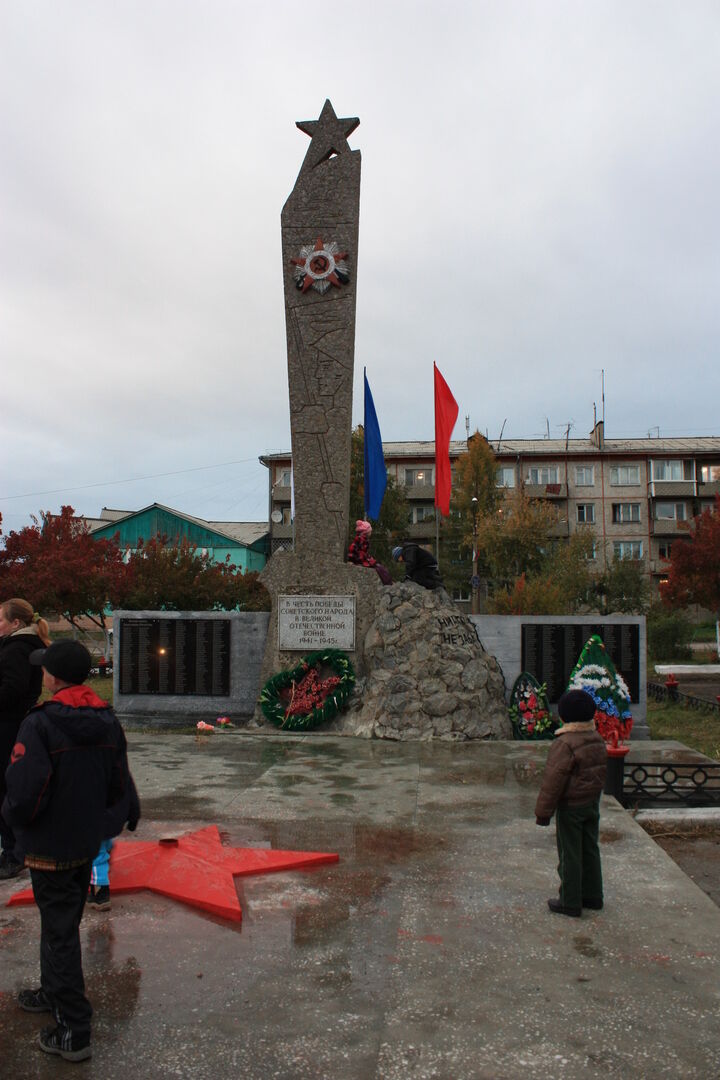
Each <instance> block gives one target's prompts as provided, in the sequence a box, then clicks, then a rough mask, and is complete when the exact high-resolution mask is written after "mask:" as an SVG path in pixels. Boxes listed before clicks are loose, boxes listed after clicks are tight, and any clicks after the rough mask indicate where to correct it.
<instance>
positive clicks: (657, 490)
mask: <svg viewBox="0 0 720 1080" xmlns="http://www.w3.org/2000/svg"><path fill="white" fill-rule="evenodd" d="M648 494H649V495H650V498H651V499H683V498H688V497H689V498H694V496H695V481H694V480H651V482H650V483H649V484H648Z"/></svg>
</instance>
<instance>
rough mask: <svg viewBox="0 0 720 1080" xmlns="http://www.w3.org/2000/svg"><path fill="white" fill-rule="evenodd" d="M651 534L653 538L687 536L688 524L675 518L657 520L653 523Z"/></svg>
mask: <svg viewBox="0 0 720 1080" xmlns="http://www.w3.org/2000/svg"><path fill="white" fill-rule="evenodd" d="M651 533H652V535H653V536H683V535H684V536H687V533H688V523H687V521H676V520H675V518H657V519H656V520H654V521H653V522H652V525H651Z"/></svg>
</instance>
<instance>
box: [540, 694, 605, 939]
mask: <svg viewBox="0 0 720 1080" xmlns="http://www.w3.org/2000/svg"><path fill="white" fill-rule="evenodd" d="M558 712H559V714H560V719H561V720H562V721H563V724H562V727H559V728H558V729H557V731H556V732H555V738H556V741H555V742H554V743H553V745H552V746H551V747H550V753H549V754H548V758H547V764H546V766H545V772H544V773H543V778H542V784H541V786H540V794H539V795H538V798H537V803H536V805H535V821H536V822H537V824H538V825H549V824H550V818H551V817H552V815H553V813H555V827H556V831H557V849H558V857H559V862H558V874H559V876H560V895H559V896H558V898H557V899H554V898H553V899H551V900H548V907H549V908H550V910H551V911H553V912H555V913H556V914H558V915H571V916H574V917H575V918H577V917H578V916H580V915H582V909H583V908H584V907H585V908H595V909H596V910H599V909H600V908H601V907H602V906H603V885H602V868H601V866H600V849H599V847H598V828H599V822H600V794H601V792H602V790H603V787H604V786H605V770H606V766H607V751H606V750H605V743H604V742H603V740H602V738H601V736H600V735H598V733H597V731H596V730H595V723H594V719H593V717H594V716H595V702H594V701H593V699H592V698H591V697H590V695H589V694H587V693H586V692H585V691H584V690H569V691H568V692H567V693H566V694H563V696H562V697H561V698H560V701H559V703H558Z"/></svg>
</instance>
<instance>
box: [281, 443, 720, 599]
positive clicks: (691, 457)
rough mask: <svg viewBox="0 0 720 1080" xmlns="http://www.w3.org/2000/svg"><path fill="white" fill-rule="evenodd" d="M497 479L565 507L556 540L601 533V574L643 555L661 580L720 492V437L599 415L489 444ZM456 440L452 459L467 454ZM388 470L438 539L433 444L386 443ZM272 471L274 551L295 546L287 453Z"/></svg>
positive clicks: (410, 531) (420, 533)
mask: <svg viewBox="0 0 720 1080" xmlns="http://www.w3.org/2000/svg"><path fill="white" fill-rule="evenodd" d="M491 445H492V449H493V451H494V453H495V456H496V458H497V483H498V486H499V487H502V488H503V489H505V490H506V491H507V492H508V493H509V492H512V491H513V490H514V489H517V488H521V487H522V488H524V490H525V492H526V494H528V495H530V496H532V497H533V498H540V499H548V500H550V501H551V502H552V503H553V504H554V505H555V506H556V507H557V510H558V524H557V525H556V527H555V529H554V530H553V533H554V535H555V537H557V538H560V539H562V538H566V537H569V536H570V535H571V534H572V533H573V532H574V531H575V530H576V529H578V528H580V527H581V526H588V527H590V528H592V529H593V531H594V533H595V537H596V541H595V548H594V553H593V555H594V560H593V561H594V562H595V565H596V567H597V571H598V573H602V571H603V570H604V569H605V568H606V566H607V565H608V563H610V562H612V560H613V558H622V559H634V560H637V561H638V562H640V563H642V565H643V567H644V569H645V572H646V573H647V574H648V576H649V577H650V578H651V580H652V581H653V582H654V584H655V585H657V583H658V582H659V581H660V579H661V578H662V577H663V575H664V573H665V570H666V567H665V564H664V561H663V560H665V559H667V558H668V556H669V553H670V548H671V546H672V544H673V541H674V540H676V539H677V538H678V537H679V536H680V537H681V536H682V534H683V530H684V526H685V524H686V523H687V522H688V521H689V520H690V519H691V518H692V517H693V516H694V515H695V514H698V513H700V512H701V511H702V510H704V509H705V508H706V507H708V506H712V505H713V503H714V497H715V495H716V494H718V493H720V437H715V436H712V437H705V438H702V437H697V438H695V437H693V438H690V437H688V438H679V439H665V438H645V439H606V438H605V434H604V426H603V424H602V422H601V421H600V422H598V423H597V424H596V425H595V427H594V428H593V430H592V432H591V433H590V435H589V436H588V437H587V438H585V439H577V438H576V439H570V438H568V439H507V440H505V439H504V440H502V442H500V443H499V444H498V443H492V444H491ZM466 449H467V443H466V442H465V440H455V441H453V442H451V444H450V460H451V462H452V461H453V460H454V459H457V458H458V457H459V456H460V454H463V453H465V451H466ZM383 450H384V453H385V463H386V466H387V471H388V475H389V476H392V477H393V479H394V480H395V483H396V484H397V485H398V486H400V487H403V488H404V489H405V494H406V496H407V499H408V503H409V511H408V525H407V535H408V536H409V537H412V538H413V539H414V540H417V541H418V542H419V543H422V544H427V545H428V546H432V545H433V544H434V539H435V505H434V500H435V444H434V443H433V442H386V443H383ZM260 461H261V462H262V463H263V464H264V465H266V466H267V468H268V472H269V511H268V513H269V518H270V550H271V552H274V551H277V550H278V549H280V548H290V547H292V523H291V510H290V500H291V489H290V479H291V478H290V471H291V470H290V467H291V455H290V452H289V451H286V452H280V453H272V454H266V455H263V456H262V457H261V458H260Z"/></svg>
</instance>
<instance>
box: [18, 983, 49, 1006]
mask: <svg viewBox="0 0 720 1080" xmlns="http://www.w3.org/2000/svg"><path fill="white" fill-rule="evenodd" d="M17 1002H18V1005H19V1006H20V1008H21V1009H24V1010H25V1012H52V1005H51V1004H50V999H49V997H48V996H47V994H46V993H45V991H44V990H43V988H42V987H41V986H39V987H38V988H37V990H21V991H20V993H19V994H18V996H17Z"/></svg>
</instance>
